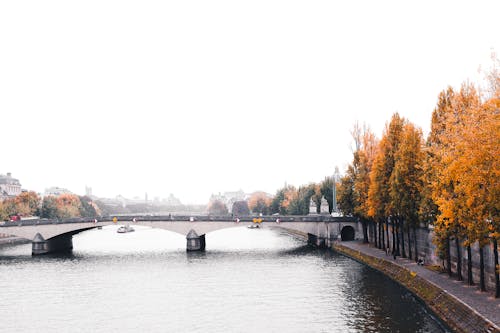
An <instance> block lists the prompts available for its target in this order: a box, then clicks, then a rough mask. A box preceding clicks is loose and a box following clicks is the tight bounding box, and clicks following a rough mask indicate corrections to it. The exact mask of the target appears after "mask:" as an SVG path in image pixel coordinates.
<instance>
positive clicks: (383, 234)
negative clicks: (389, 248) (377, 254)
mask: <svg viewBox="0 0 500 333" xmlns="http://www.w3.org/2000/svg"><path fill="white" fill-rule="evenodd" d="M380 228H381V229H382V230H381V231H382V246H381V248H382V250H384V251H385V249H386V247H385V222H383V221H382V223H380Z"/></svg>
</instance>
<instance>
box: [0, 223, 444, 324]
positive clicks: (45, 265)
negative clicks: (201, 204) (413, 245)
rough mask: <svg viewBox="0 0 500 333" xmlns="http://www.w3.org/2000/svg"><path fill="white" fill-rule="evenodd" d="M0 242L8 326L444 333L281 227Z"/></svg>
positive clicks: (396, 292) (357, 270)
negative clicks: (191, 241) (60, 243)
mask: <svg viewBox="0 0 500 333" xmlns="http://www.w3.org/2000/svg"><path fill="white" fill-rule="evenodd" d="M116 229H117V226H109V227H105V228H103V229H102V230H92V231H87V232H84V233H81V234H78V235H75V236H74V237H73V246H74V250H73V252H72V253H71V254H65V255H47V256H36V257H32V256H31V245H30V244H25V245H17V246H5V247H2V248H0V292H1V298H0V299H1V301H0V332H280V333H281V332H448V331H447V330H446V329H445V328H443V326H442V324H440V323H439V322H438V321H437V320H436V319H435V318H434V317H433V316H431V315H430V314H429V313H428V312H427V311H426V309H425V308H424V307H423V306H422V304H420V303H419V302H418V301H417V300H416V299H415V298H414V297H413V296H412V295H411V294H410V293H409V292H407V291H405V290H404V289H403V288H401V287H400V286H399V285H397V284H396V283H394V282H393V281H391V280H390V279H388V278H386V277H385V276H383V275H382V274H380V273H378V272H376V271H374V270H372V269H370V268H368V267H366V266H364V265H362V264H360V263H358V262H356V261H353V260H351V259H349V258H346V257H344V256H342V255H339V254H336V253H333V252H331V251H320V250H315V249H312V248H309V247H308V246H306V244H305V242H304V241H302V240H300V239H296V238H294V237H292V236H290V235H289V234H286V233H284V232H282V231H279V230H271V229H266V228H262V229H247V228H245V227H240V228H233V229H226V230H220V231H217V232H213V233H210V234H207V236H206V241H207V249H206V252H204V253H188V252H186V250H185V248H186V240H185V238H184V237H182V236H181V235H177V234H174V233H171V232H168V231H164V230H157V229H150V228H146V227H136V232H132V233H127V234H118V233H116Z"/></svg>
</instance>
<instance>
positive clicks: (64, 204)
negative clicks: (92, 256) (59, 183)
mask: <svg viewBox="0 0 500 333" xmlns="http://www.w3.org/2000/svg"><path fill="white" fill-rule="evenodd" d="M13 215H19V216H26V217H28V216H39V217H41V218H48V219H62V218H69V217H97V216H99V215H100V209H99V207H98V206H97V205H96V204H95V203H94V202H93V201H92V199H90V198H89V197H87V196H78V195H74V194H62V195H59V196H46V197H44V198H43V199H42V198H40V196H39V195H38V194H37V193H35V192H32V191H30V192H23V193H21V194H19V195H18V196H16V197H14V198H9V199H6V200H4V201H2V202H0V220H1V221H4V220H8V219H9V217H11V216H13Z"/></svg>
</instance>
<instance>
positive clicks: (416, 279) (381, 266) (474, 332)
mask: <svg viewBox="0 0 500 333" xmlns="http://www.w3.org/2000/svg"><path fill="white" fill-rule="evenodd" d="M333 248H334V249H335V250H336V251H338V252H340V253H343V254H345V255H347V256H349V257H351V258H353V259H355V260H357V261H360V262H362V263H364V264H366V265H368V266H370V267H372V268H374V269H376V270H378V271H380V272H382V273H384V274H385V275H387V276H389V277H390V278H392V279H393V280H395V281H396V282H398V283H400V284H401V285H402V286H404V287H405V288H407V289H408V290H410V291H411V292H412V293H413V294H415V295H416V296H417V297H418V298H420V299H421V300H422V301H423V302H424V303H425V304H426V305H427V306H428V307H429V308H430V309H431V310H432V311H433V312H434V313H435V314H436V315H437V316H438V317H439V318H440V319H441V320H443V321H444V322H445V323H446V324H447V325H449V326H450V328H452V329H453V330H455V331H457V332H464V333H466V332H467V333H485V332H497V331H496V329H495V328H494V326H493V325H492V324H491V323H490V322H489V321H487V320H486V319H484V318H483V317H482V316H480V315H479V314H478V313H477V312H476V311H474V310H473V309H472V308H470V307H469V306H467V305H466V304H464V303H463V302H461V301H460V300H459V299H457V298H455V297H454V296H452V295H450V294H448V293H447V292H446V291H445V290H442V289H440V288H439V287H437V286H436V285H434V284H433V283H431V282H429V281H427V280H425V279H423V278H421V277H420V276H418V275H417V274H415V273H414V272H412V271H410V270H408V269H406V268H404V267H401V266H399V265H396V264H394V263H392V262H391V261H388V260H384V259H381V258H376V257H372V256H369V255H367V254H364V253H361V252H359V251H355V250H352V249H350V248H348V247H345V246H342V245H341V244H339V243H335V244H334V245H333Z"/></svg>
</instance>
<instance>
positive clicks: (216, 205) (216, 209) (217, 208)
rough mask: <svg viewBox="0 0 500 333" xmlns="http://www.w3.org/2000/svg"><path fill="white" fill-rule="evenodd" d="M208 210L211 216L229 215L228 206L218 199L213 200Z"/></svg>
mask: <svg viewBox="0 0 500 333" xmlns="http://www.w3.org/2000/svg"><path fill="white" fill-rule="evenodd" d="M207 210H208V214H210V215H227V214H228V210H227V207H226V205H225V204H224V203H223V202H222V201H220V200H218V199H214V200H211V201H210V202H209V203H208V208H207Z"/></svg>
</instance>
